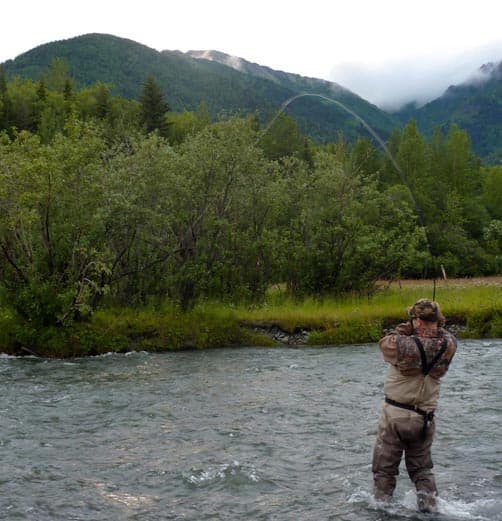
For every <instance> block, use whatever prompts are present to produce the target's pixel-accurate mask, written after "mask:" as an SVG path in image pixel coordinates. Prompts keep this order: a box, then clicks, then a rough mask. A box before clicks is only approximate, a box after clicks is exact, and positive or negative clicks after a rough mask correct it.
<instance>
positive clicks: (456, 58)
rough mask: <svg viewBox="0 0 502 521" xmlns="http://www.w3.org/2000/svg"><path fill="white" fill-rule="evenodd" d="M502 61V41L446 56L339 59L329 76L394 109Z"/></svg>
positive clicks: (479, 75)
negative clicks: (363, 60)
mask: <svg viewBox="0 0 502 521" xmlns="http://www.w3.org/2000/svg"><path fill="white" fill-rule="evenodd" d="M500 61H502V41H499V42H496V43H494V44H491V45H486V46H483V47H478V48H476V49H473V50H470V51H467V52H463V53H457V54H454V55H453V54H451V55H449V56H419V57H414V58H409V59H402V60H395V61H392V62H390V61H389V62H386V63H381V64H377V65H375V64H365V63H340V64H338V65H335V66H334V67H333V68H332V70H331V72H330V77H329V79H330V80H332V81H334V82H336V83H338V84H340V85H342V86H343V87H346V88H348V89H350V90H351V91H353V92H355V93H356V94H358V95H359V96H361V97H362V98H364V99H366V100H368V101H370V102H371V103H374V104H375V105H377V106H378V107H380V108H382V109H385V110H388V111H393V110H398V109H399V108H401V107H402V106H403V105H405V104H407V103H416V104H418V105H419V106H420V105H423V104H425V103H427V102H429V101H431V100H433V99H435V98H437V97H439V96H441V95H442V94H443V93H444V91H445V90H446V89H447V88H448V87H449V86H450V85H458V84H460V83H463V82H465V81H471V80H474V79H476V80H477V81H479V80H482V79H483V77H484V78H486V77H487V75H486V74H483V73H482V72H480V67H481V66H482V65H484V64H486V63H488V62H495V63H498V62H500Z"/></svg>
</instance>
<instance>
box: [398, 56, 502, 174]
mask: <svg viewBox="0 0 502 521" xmlns="http://www.w3.org/2000/svg"><path fill="white" fill-rule="evenodd" d="M394 115H395V116H396V117H397V118H399V120H400V121H401V122H402V123H405V122H406V121H408V120H409V119H410V118H413V119H415V120H416V122H417V126H418V128H419V129H420V131H421V132H423V133H424V134H426V135H430V134H431V133H432V131H433V129H434V127H438V126H439V127H442V128H446V129H447V128H448V127H449V126H450V125H452V124H457V125H458V126H459V127H460V128H462V129H464V130H466V131H467V133H468V134H469V136H470V137H471V141H472V147H473V150H474V152H475V153H476V154H477V155H478V156H480V157H481V158H483V160H484V161H485V162H486V163H491V164H502V61H501V62H499V63H498V64H494V63H488V64H485V65H483V66H482V67H480V69H479V70H478V71H477V72H476V74H474V75H473V76H472V78H470V79H469V80H467V81H466V82H464V83H462V84H460V85H453V86H451V87H449V88H448V89H447V90H446V91H445V92H444V94H443V95H442V96H440V97H439V98H437V99H435V100H433V101H431V102H430V103H427V104H426V105H424V106H423V107H420V108H416V107H413V106H408V107H405V108H403V109H402V110H401V111H399V112H398V113H395V114H394Z"/></svg>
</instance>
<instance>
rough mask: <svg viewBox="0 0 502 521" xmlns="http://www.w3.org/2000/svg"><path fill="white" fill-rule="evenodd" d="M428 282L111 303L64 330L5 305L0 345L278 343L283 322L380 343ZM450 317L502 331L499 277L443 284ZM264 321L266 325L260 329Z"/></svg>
mask: <svg viewBox="0 0 502 521" xmlns="http://www.w3.org/2000/svg"><path fill="white" fill-rule="evenodd" d="M432 292H433V286H432V283H431V282H427V281H423V282H406V283H404V282H403V283H402V284H401V285H398V284H393V285H391V286H390V287H387V286H381V287H380V288H379V290H378V291H377V292H376V294H375V295H373V296H371V297H356V296H345V297H343V298H324V299H313V298H307V299H304V300H303V301H301V302H298V301H295V300H293V299H291V298H289V297H288V296H287V295H286V294H285V293H284V292H281V291H279V290H277V289H276V290H274V291H271V292H270V293H269V295H267V298H266V301H265V302H264V303H263V304H261V305H259V306H257V305H254V306H249V305H235V306H232V305H229V304H222V303H217V302H206V303H203V304H199V305H198V306H196V307H195V309H193V310H191V311H190V312H187V313H183V312H181V311H180V309H179V308H178V307H177V306H174V305H172V304H169V303H165V304H164V305H162V306H160V307H145V308H142V309H130V308H113V307H109V308H106V309H102V310H101V311H99V312H97V313H96V314H95V315H94V316H93V319H92V320H91V321H90V322H87V323H82V324H74V325H72V326H71V327H67V328H46V329H44V330H43V331H35V330H31V329H30V328H29V327H27V326H26V325H24V324H23V323H22V322H21V321H20V320H19V319H17V318H16V317H15V315H14V314H13V313H12V312H10V311H9V310H8V308H7V307H6V306H3V307H0V351H1V352H7V353H20V352H22V347H27V348H29V349H31V350H32V351H34V352H35V353H38V354H40V355H43V356H54V357H68V356H88V355H95V354H100V353H104V352H110V351H112V352H124V351H130V350H137V351H140V350H146V351H167V350H179V349H208V348H214V347H219V346H242V345H257V346H273V345H280V344H278V343H277V342H275V341H274V340H273V339H272V338H270V336H268V335H266V334H264V333H263V330H264V329H265V330H266V329H267V327H271V326H278V327H280V328H281V329H282V330H284V331H286V332H289V333H295V332H298V331H300V330H308V331H309V332H310V336H309V341H308V343H309V344H310V345H333V344H352V343H354V344H355V343H363V342H375V341H377V340H378V339H379V338H380V336H381V335H382V331H383V330H384V328H386V327H389V326H392V325H395V324H397V323H398V322H401V321H404V320H406V318H407V316H406V308H407V307H408V306H410V305H412V304H413V303H414V302H415V301H416V300H417V299H419V298H421V297H427V298H432ZM436 300H437V301H438V302H439V303H440V305H441V309H442V311H443V314H444V315H445V316H446V319H447V323H455V324H457V325H461V326H463V329H462V330H461V333H460V336H463V337H470V338H483V337H491V338H498V337H502V280H500V278H498V279H493V280H466V281H451V282H448V283H446V282H441V283H439V284H438V286H437V288H436ZM257 326H261V329H257Z"/></svg>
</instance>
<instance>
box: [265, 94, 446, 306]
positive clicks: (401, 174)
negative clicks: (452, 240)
mask: <svg viewBox="0 0 502 521" xmlns="http://www.w3.org/2000/svg"><path fill="white" fill-rule="evenodd" d="M305 97H312V98H320V99H322V100H324V101H327V102H329V103H334V104H335V105H337V106H339V107H340V108H342V109H343V110H345V112H347V113H348V114H350V115H351V116H352V117H354V118H355V119H357V121H359V123H361V124H362V125H363V126H364V128H365V129H366V130H367V131H368V132H369V133H370V134H371V135H372V136H373V138H374V139H375V140H376V141H377V143H378V144H379V145H380V146H381V147H382V149H383V151H384V152H385V153H386V154H387V157H388V158H389V159H390V161H391V163H392V165H393V166H394V168H395V169H396V171H397V173H398V174H399V177H400V178H401V181H402V182H403V184H404V186H405V187H406V188H407V189H408V192H409V194H410V197H411V200H412V202H413V205H414V207H415V214H416V215H417V217H418V220H419V223H420V225H421V226H422V228H423V229H424V233H425V242H426V245H427V250H428V252H429V255H430V257H431V260H432V271H433V274H432V276H433V296H432V300H436V270H435V259H434V255H433V253H432V248H431V244H430V241H429V236H428V232H427V226H426V225H425V221H424V218H423V213H422V209H421V207H420V205H419V204H418V202H417V199H416V197H415V194H414V193H413V190H412V189H411V186H410V184H409V182H408V179H407V177H406V176H405V174H404V172H403V170H402V169H401V167H400V166H399V164H398V163H397V161H396V160H395V159H394V156H393V155H392V154H391V152H390V150H389V148H388V147H387V145H386V144H385V142H384V141H383V139H382V138H381V137H380V136H379V135H378V134H377V133H376V132H375V130H373V128H371V126H370V125H369V124H368V123H367V122H366V121H365V120H364V119H363V118H362V117H361V116H359V114H357V112H354V111H353V110H352V109H350V108H349V107H347V106H346V105H344V104H343V103H342V102H341V101H338V100H336V99H333V98H329V97H328V96H324V95H323V94H316V93H310V92H306V93H302V94H296V95H295V96H291V98H289V99H287V100H286V101H285V102H284V103H283V104H282V105H281V107H280V108H279V110H278V111H277V113H276V114H275V116H274V117H273V118H272V119H271V121H270V123H269V124H268V125H267V126H266V127H265V129H264V131H263V132H262V133H261V135H260V136H259V137H258V139H257V140H256V144H258V143H259V142H260V141H261V139H262V138H263V137H264V136H265V135H266V134H267V132H268V131H269V130H270V129H271V128H272V126H273V124H274V123H275V121H276V120H277V118H278V117H279V116H280V115H281V114H282V113H283V112H284V111H285V110H286V109H287V107H288V106H289V105H291V103H293V102H294V101H296V100H297V99H300V98H305Z"/></svg>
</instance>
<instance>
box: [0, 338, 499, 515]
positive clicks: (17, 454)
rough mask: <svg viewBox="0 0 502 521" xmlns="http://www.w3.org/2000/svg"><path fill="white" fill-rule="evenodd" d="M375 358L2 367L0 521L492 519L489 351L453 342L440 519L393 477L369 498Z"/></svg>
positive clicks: (33, 361) (196, 357)
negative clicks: (392, 484)
mask: <svg viewBox="0 0 502 521" xmlns="http://www.w3.org/2000/svg"><path fill="white" fill-rule="evenodd" d="M385 372H386V367H385V364H384V362H383V361H382V359H381V356H380V353H379V351H378V348H377V346H376V345H375V344H369V345H359V346H342V347H325V348H306V347H303V348H298V349H295V348H279V349H277V348H276V349H268V348H262V349H260V348H239V349H216V350H211V351H203V352H198V351H190V352H180V353H168V354H147V353H132V354H129V355H112V354H110V355H105V356H100V357H93V358H83V359H74V360H43V359H37V358H13V357H7V356H0V393H1V401H0V519H2V520H3V519H5V520H35V521H45V520H47V521H49V520H50V521H55V520H64V521H71V520H96V521H97V520H106V521H113V520H117V521H121V520H138V521H140V520H141V521H149V520H152V521H153V520H155V521H159V520H193V521H206V520H236V521H238V520H256V521H258V520H277V521H283V520H284V521H286V520H295V521H303V520H309V521H310V520H312V521H314V520H315V521H321V520H351V521H366V520H368V521H370V520H371V521H387V520H389V521H390V520H401V519H402V520H408V519H409V520H419V519H424V520H425V519H431V518H433V519H439V520H443V521H446V520H473V521H474V520H476V521H478V520H479V521H485V520H486V521H488V520H490V521H495V520H497V521H501V520H502V399H501V398H502V393H501V381H502V341H501V340H489V341H466V340H464V341H460V342H459V349H458V351H457V355H456V357H455V359H454V361H453V363H452V366H451V369H450V371H449V373H448V374H447V375H446V376H445V378H444V379H443V383H442V389H441V401H440V406H439V408H438V411H437V420H436V421H437V430H436V440H435V443H434V446H433V456H434V462H435V475H436V480H437V483H438V487H439V490H440V500H439V511H440V512H439V514H437V515H434V516H431V515H430V514H419V513H417V511H416V507H415V493H414V491H413V487H412V485H411V483H410V481H409V479H408V476H407V474H406V471H405V469H404V467H402V470H401V474H400V476H399V478H398V487H397V490H396V494H395V498H394V499H393V501H392V502H391V503H390V504H385V505H382V504H378V503H376V502H375V501H374V500H373V498H372V494H371V489H372V476H371V453H372V449H373V443H374V440H375V435H376V427H377V421H378V415H379V410H380V407H381V404H382V389H383V379H384V376H385Z"/></svg>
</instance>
